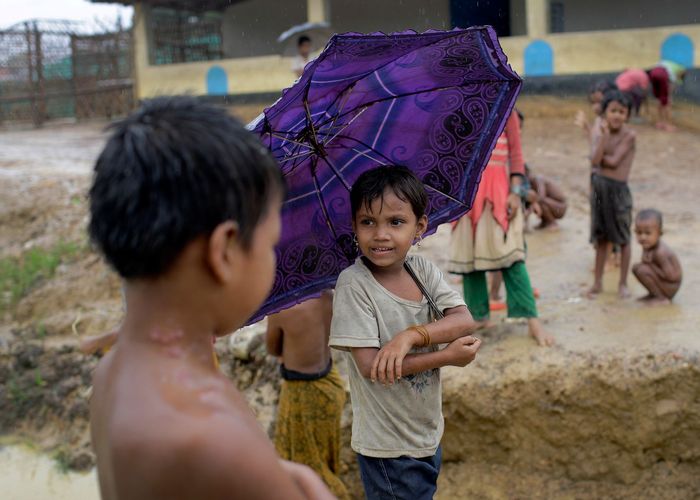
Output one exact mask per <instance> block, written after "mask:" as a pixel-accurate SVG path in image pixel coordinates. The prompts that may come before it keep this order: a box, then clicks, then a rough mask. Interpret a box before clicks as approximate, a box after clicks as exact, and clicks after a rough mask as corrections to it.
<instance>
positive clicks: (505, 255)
mask: <svg viewBox="0 0 700 500" xmlns="http://www.w3.org/2000/svg"><path fill="white" fill-rule="evenodd" d="M524 176H525V166H524V163H523V154H522V149H521V145H520V119H519V118H518V115H517V113H516V112H515V111H512V112H511V114H510V117H509V118H508V122H507V123H506V127H505V130H504V132H503V133H502V134H501V137H499V139H498V142H497V144H496V147H495V149H494V150H493V153H492V154H491V158H490V160H489V163H488V165H487V166H486V169H485V170H484V173H483V175H482V177H481V182H480V184H479V188H478V191H477V194H476V198H475V199H474V204H473V206H472V210H471V211H470V212H469V213H467V215H465V216H463V217H462V218H461V219H459V222H458V223H457V224H456V226H455V227H454V229H453V233H452V242H451V250H450V262H449V271H450V272H453V273H457V274H461V275H462V283H463V287H464V299H465V301H466V302H467V304H468V306H469V310H470V311H471V313H472V316H473V317H474V319H475V320H476V321H479V322H481V323H482V325H483V326H489V325H490V323H489V321H488V320H489V316H490V308H489V291H488V288H487V283H486V271H498V270H500V271H501V273H502V275H503V281H504V283H505V285H506V299H507V306H508V317H511V318H527V322H528V331H529V334H530V335H531V336H532V337H533V338H534V339H535V340H536V341H537V343H538V344H539V345H541V346H550V345H552V344H553V343H554V339H553V338H552V336H551V335H549V334H548V333H547V332H545V331H544V329H543V328H542V324H541V323H540V321H539V319H538V317H537V305H536V304H535V295H534V292H533V290H532V286H531V284H530V277H529V275H528V273H527V268H526V267H525V239H524V235H523V225H524V224H523V223H524V217H523V213H522V201H521V200H522V199H523V197H524V195H525V194H526V193H524V192H522V191H523V189H524V187H523V179H524Z"/></svg>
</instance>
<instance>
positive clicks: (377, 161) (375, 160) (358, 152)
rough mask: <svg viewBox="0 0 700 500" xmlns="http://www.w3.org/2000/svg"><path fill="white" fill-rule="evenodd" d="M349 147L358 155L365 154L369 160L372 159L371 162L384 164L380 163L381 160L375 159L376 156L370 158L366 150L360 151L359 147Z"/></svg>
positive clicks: (383, 164)
mask: <svg viewBox="0 0 700 500" xmlns="http://www.w3.org/2000/svg"><path fill="white" fill-rule="evenodd" d="M350 149H351V150H352V151H355V152H356V153H357V154H360V155H362V156H365V157H367V158H369V159H370V160H372V161H373V162H375V163H377V164H378V165H381V166H385V165H386V163H382V162H380V161H379V160H377V159H376V158H372V157H371V156H370V155H368V154H367V151H360V150H359V149H355V148H350Z"/></svg>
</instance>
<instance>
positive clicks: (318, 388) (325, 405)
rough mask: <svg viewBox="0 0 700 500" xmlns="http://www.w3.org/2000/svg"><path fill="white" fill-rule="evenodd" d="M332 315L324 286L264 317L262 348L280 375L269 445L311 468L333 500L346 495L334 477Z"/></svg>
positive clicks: (340, 403)
mask: <svg viewBox="0 0 700 500" xmlns="http://www.w3.org/2000/svg"><path fill="white" fill-rule="evenodd" d="M332 316H333V292H332V291H331V290H328V291H326V292H323V293H322V294H321V296H320V297H319V298H317V299H310V300H307V301H305V302H302V303H301V304H299V305H296V306H294V307H291V308H289V309H286V310H284V311H281V312H279V313H277V314H274V315H272V316H270V317H269V318H268V323H267V335H266V344H267V350H268V352H269V353H270V354H272V355H274V356H278V357H280V358H281V361H282V365H281V366H280V373H281V375H282V379H283V381H282V388H281V390H280V399H279V404H278V409H277V421H276V423H275V447H276V448H277V453H279V454H280V456H281V457H282V458H284V459H286V460H291V461H293V462H297V463H301V464H305V465H308V466H309V467H311V468H312V469H313V470H314V471H316V473H318V474H319V475H320V476H321V478H322V479H323V480H324V481H325V482H326V485H328V487H329V488H330V489H331V491H332V492H333V493H334V494H335V495H336V496H337V497H338V498H349V497H348V492H347V490H346V489H345V485H343V483H342V482H341V480H340V478H339V477H338V473H339V468H340V417H341V415H342V413H343V408H344V407H345V399H346V396H345V387H344V384H343V381H342V379H341V378H340V375H339V374H338V370H337V369H336V368H335V367H334V366H333V361H332V359H331V349H330V347H329V346H328V337H329V335H330V328H331V318H332Z"/></svg>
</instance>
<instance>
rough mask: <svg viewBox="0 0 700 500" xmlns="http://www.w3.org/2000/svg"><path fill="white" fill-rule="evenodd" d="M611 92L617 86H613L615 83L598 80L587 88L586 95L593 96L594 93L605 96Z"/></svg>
mask: <svg viewBox="0 0 700 500" xmlns="http://www.w3.org/2000/svg"><path fill="white" fill-rule="evenodd" d="M611 90H617V85H615V82H613V81H610V80H598V81H597V82H595V83H594V84H593V85H591V86H590V87H589V89H588V93H589V94H593V93H595V92H600V93H602V94H605V93H606V92H609V91H611Z"/></svg>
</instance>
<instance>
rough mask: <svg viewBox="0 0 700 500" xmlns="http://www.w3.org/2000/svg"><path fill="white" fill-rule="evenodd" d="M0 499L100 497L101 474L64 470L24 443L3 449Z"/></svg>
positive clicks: (89, 499)
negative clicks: (99, 476)
mask: <svg viewBox="0 0 700 500" xmlns="http://www.w3.org/2000/svg"><path fill="white" fill-rule="evenodd" d="M0 470H2V474H0V498H3V499H4V500H36V499H39V498H42V499H43V498H50V499H52V500H98V499H99V498H100V495H99V489H98V486H97V473H96V472H95V470H94V469H93V470H92V471H91V472H89V473H86V474H79V473H75V472H68V473H62V472H61V471H59V470H58V468H57V467H56V462H55V461H53V460H52V459H51V458H49V457H47V456H46V455H42V454H39V453H36V452H34V451H32V450H30V449H28V448H26V447H23V446H5V447H2V448H0Z"/></svg>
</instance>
